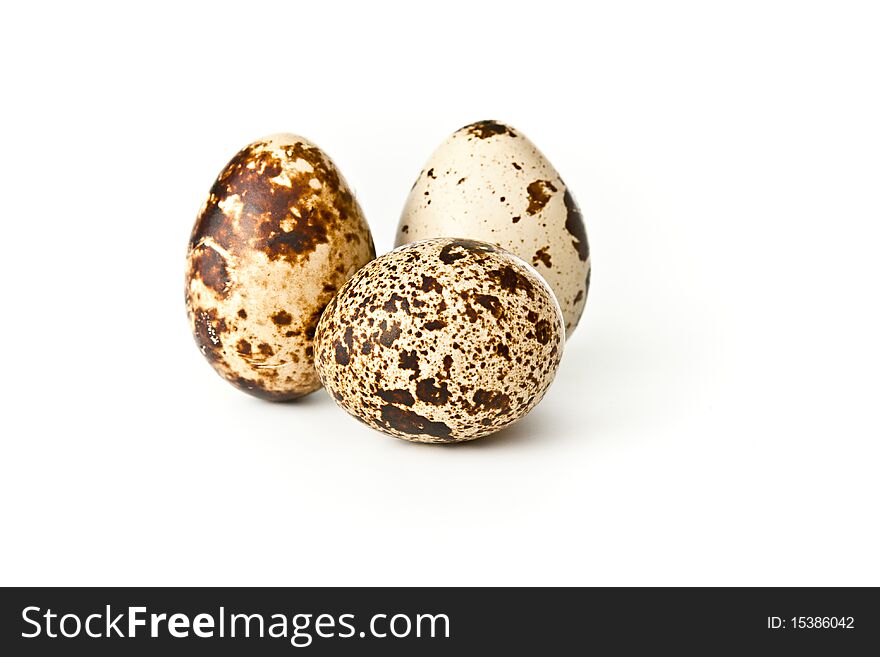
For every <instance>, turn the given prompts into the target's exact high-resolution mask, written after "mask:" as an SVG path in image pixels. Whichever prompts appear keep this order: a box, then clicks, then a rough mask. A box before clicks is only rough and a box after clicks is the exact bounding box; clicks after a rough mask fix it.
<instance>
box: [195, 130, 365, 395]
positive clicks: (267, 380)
mask: <svg viewBox="0 0 880 657" xmlns="http://www.w3.org/2000/svg"><path fill="white" fill-rule="evenodd" d="M373 257H375V250H374V248H373V239H372V237H371V235H370V229H369V226H368V225H367V222H366V220H365V219H364V216H363V212H362V211H361V208H360V206H359V205H358V203H357V201H356V200H355V198H354V195H353V194H352V192H351V190H350V189H349V187H348V185H347V184H346V182H345V180H344V179H343V177H342V175H341V174H340V173H339V171H338V170H337V168H336V166H335V165H334V164H333V162H332V161H331V160H330V158H329V157H327V155H325V154H324V152H323V151H321V150H320V149H319V148H318V147H317V146H315V145H314V144H312V143H310V142H308V141H307V140H305V139H303V138H302V137H297V136H296V135H290V134H278V135H272V136H270V137H267V138H265V139H262V140H260V141H256V142H254V143H252V144H250V145H248V146H246V147H245V148H243V149H242V150H241V151H240V152H239V153H238V154H237V155H236V156H235V157H233V158H232V160H231V161H230V162H229V164H227V165H226V168H224V169H223V171H222V172H221V173H220V175H219V176H218V178H217V180H216V181H215V182H214V186H213V187H212V188H211V192H210V194H209V195H208V198H207V200H206V201H205V203H204V205H203V206H202V209H201V211H200V212H199V215H198V218H197V219H196V223H195V226H194V228H193V231H192V236H191V238H190V242H189V250H188V253H187V264H186V309H187V315H188V316H189V321H190V326H191V328H192V331H193V335H194V336H195V339H196V343H197V344H198V346H199V348H200V350H201V352H202V354H203V355H204V356H205V358H207V359H208V361H209V362H210V363H211V365H212V366H213V367H214V369H215V370H216V371H217V372H218V373H219V374H220V375H221V376H223V377H224V378H225V379H226V380H227V381H229V382H230V383H232V384H233V385H234V386H236V387H238V388H239V389H241V390H244V391H245V392H248V393H250V394H253V395H255V396H257V397H261V398H264V399H271V400H288V399H295V398H296V397H300V396H302V395H305V394H308V393H310V392H313V391H314V390H317V389H318V388H319V387H320V380H319V378H318V374H317V372H316V371H315V367H314V357H313V349H314V347H313V344H312V341H313V338H314V332H315V327H316V326H317V324H318V319H319V318H320V316H321V312H322V311H323V309H324V307H325V306H326V305H327V303H328V302H329V301H330V299H331V298H332V297H333V295H334V294H335V293H336V291H337V290H338V289H339V288H340V287H341V286H342V284H343V283H344V282H345V281H346V280H348V279H349V277H350V276H351V275H352V274H354V272H355V271H357V270H358V269H359V268H360V267H362V266H363V265H364V264H365V263H367V262H369V261H370V260H371V259H372V258H373Z"/></svg>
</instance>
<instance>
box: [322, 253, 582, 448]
mask: <svg viewBox="0 0 880 657" xmlns="http://www.w3.org/2000/svg"><path fill="white" fill-rule="evenodd" d="M564 336H565V330H564V326H563V320H562V314H561V312H560V310H559V305H558V304H557V302H556V299H555V298H554V296H553V293H552V291H551V290H550V288H549V287H548V286H547V284H546V283H545V282H544V280H543V279H542V278H541V277H540V276H539V275H537V273H536V272H535V270H534V269H532V268H531V267H530V266H529V265H528V264H526V263H525V262H523V261H522V260H520V259H519V258H517V257H516V256H514V255H513V254H511V253H509V252H507V251H505V250H503V249H500V248H498V247H495V246H493V245H491V244H487V243H484V242H478V241H473V240H464V239H453V238H440V239H431V240H424V241H421V242H417V243H414V244H408V245H406V246H403V247H400V248H398V249H395V250H394V251H392V252H390V253H387V254H385V255H383V256H380V257H379V258H377V259H376V260H374V261H372V262H371V263H369V264H368V265H366V266H365V267H364V268H363V269H361V270H360V271H359V272H358V273H356V274H355V275H354V276H353V277H352V279H351V280H350V281H349V282H348V283H346V284H345V285H344V286H343V287H342V289H341V290H340V291H339V294H337V295H336V297H334V299H333V300H332V301H331V302H330V304H329V305H328V306H327V308H326V310H325V311H324V314H323V316H322V317H321V321H320V322H319V324H318V329H317V332H316V335H315V346H316V350H315V364H316V366H317V369H318V372H319V374H320V376H321V381H322V382H323V384H324V386H325V387H326V388H327V390H328V391H329V392H330V393H331V395H332V396H333V398H334V399H335V400H336V401H337V403H338V404H339V405H340V406H341V407H342V408H344V409H345V410H346V411H348V412H349V413H350V414H352V415H353V416H355V417H356V418H358V419H359V420H361V421H362V422H364V423H366V424H367V425H369V426H371V427H373V428H374V429H378V430H379V431H383V432H385V433H388V434H390V435H392V436H396V437H398V438H404V439H406V440H410V441H414V442H428V443H450V442H460V441H465V440H473V439H475V438H480V437H483V436H487V435H489V434H492V433H494V432H496V431H499V430H500V429H503V428H505V427H507V426H510V425H511V424H513V423H514V422H516V421H517V420H519V419H520V418H522V417H523V416H525V414H526V413H528V412H529V411H530V410H531V409H532V408H533V407H534V406H535V405H536V404H537V403H538V402H539V401H540V400H541V399H542V397H543V396H544V393H545V392H546V391H547V388H548V387H549V385H550V383H551V382H552V380H553V377H554V376H555V374H556V370H557V368H558V365H559V361H560V358H561V356H562V349H563V342H564Z"/></svg>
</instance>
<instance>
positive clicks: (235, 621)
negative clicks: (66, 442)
mask: <svg viewBox="0 0 880 657" xmlns="http://www.w3.org/2000/svg"><path fill="white" fill-rule="evenodd" d="M0 597H2V605H0V626H2V636H0V654H5V655H62V654H71V653H74V654H80V653H81V654H89V655H120V654H125V655H141V654H143V655H148V654H157V653H159V652H160V651H161V654H162V655H192V654H201V651H205V654H212V655H214V654H221V655H224V654H230V655H232V654H235V655H240V654H248V655H284V654H288V655H290V654H299V653H305V654H314V655H325V654H326V655H331V654H332V655H339V654H362V653H363V652H364V651H366V652H368V653H372V652H374V651H376V652H378V651H381V652H382V654H389V655H397V654H400V655H412V654H419V655H448V654H453V653H454V654H475V653H477V652H479V651H486V650H490V651H492V653H491V654H499V651H513V654H529V652H530V651H533V652H534V654H574V653H575V651H593V650H602V651H615V653H618V652H619V653H629V651H635V650H636V649H639V650H644V649H645V648H651V647H652V646H653V650H652V652H653V651H654V650H656V651H657V652H661V651H662V652H663V653H666V652H669V651H671V652H672V653H673V654H701V655H705V654H714V653H716V652H717V651H719V650H725V651H728V650H742V651H749V654H764V652H765V651H766V652H768V653H769V652H771V651H772V652H774V653H776V654H794V651H797V653H798V654H834V655H849V654H866V653H865V651H866V650H871V651H876V650H877V649H878V647H880V629H878V628H880V622H878V621H880V596H878V591H877V589H870V588H858V589H844V588H788V589H778V588H764V589H761V588H735V589H719V588H673V589H659V588H651V589H639V588H628V589H601V588H600V589H583V588H566V589H550V588H531V589H530V588H501V589H462V588H430V589H428V588H335V589H318V588H303V589H297V588H272V589H256V588H201V589H186V588H179V589H177V588H45V589H41V588H21V589H15V588H11V589H10V588H8V589H3V590H2V591H0ZM74 651H75V652H74Z"/></svg>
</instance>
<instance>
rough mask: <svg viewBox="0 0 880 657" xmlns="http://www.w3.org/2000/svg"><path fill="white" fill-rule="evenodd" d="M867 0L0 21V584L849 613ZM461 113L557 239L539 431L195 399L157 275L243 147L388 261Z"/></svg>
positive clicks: (122, 9)
mask: <svg viewBox="0 0 880 657" xmlns="http://www.w3.org/2000/svg"><path fill="white" fill-rule="evenodd" d="M871 4H872V3H864V4H856V3H847V2H827V3H815V2H791V3H783V2H730V3H704V2H672V3H652V2H645V3H632V2H608V3H598V4H594V3H573V2H566V3H561V2H548V1H546V0H542V2H539V3H535V2H529V3H525V4H522V5H517V4H516V3H511V2H504V3H480V2H475V1H471V2H466V3H460V4H458V3H446V2H435V3H401V4H400V5H399V6H395V5H381V4H377V3H366V2H363V3H352V4H350V5H347V6H346V5H342V4H338V3H335V2H334V3H317V2H313V3H299V2H296V3H294V2H285V3H278V4H262V3H242V2H235V3H227V4H220V3H205V4H204V5H201V6H199V5H196V4H191V3H182V2H176V3H170V4H168V5H165V6H158V5H155V4H154V3H148V4H143V5H141V6H140V8H139V9H132V8H131V7H128V6H126V5H125V4H124V3H113V4H109V3H108V4H107V5H104V6H95V5H82V3H58V4H57V5H42V4H37V3H17V4H14V5H8V6H6V8H4V9H3V10H2V11H3V16H2V21H0V23H2V28H0V29H2V38H0V61H2V62H3V64H2V67H3V76H2V81H3V85H2V86H3V91H2V96H3V101H2V108H0V115H2V121H0V133H2V142H0V143H2V157H0V180H2V205H0V208H2V232H0V237H2V245H3V246H2V257H0V269H2V279H0V280H2V289H3V297H4V298H3V303H2V322H0V331H2V347H3V351H2V354H3V355H2V366H3V367H2V375H3V388H4V390H5V392H4V393H3V410H2V423H3V424H2V452H0V505H2V506H0V522H2V525H0V526H2V538H0V557H2V558H0V583H2V584H43V585H48V584H95V585H98V584H115V585H123V584H124V585H137V584H140V585H154V584H155V585H158V584H181V585H199V584H202V585H207V584H211V585H225V584H229V585H238V584H249V585H275V584H278V585H282V584H283V585H300V584H302V585H305V584H312V585H329V584H388V585H397V584H402V585H429V584H444V585H445V584H473V585H484V584H503V585H508V584H560V585H567V584H597V585H598V584H603V585H636V584H640V585H655V584H670V585H685V584H695V585H708V584H719V585H720V584H726V585H747V584H748V585H786V584H787V585H808V584H815V585H832V584H833V585H861V584H873V585H878V584H880V560H878V558H877V555H878V553H880V529H878V508H877V507H878V499H880V483H878V461H880V422H878V411H880V403H878V402H880V394H878V393H880V384H878V372H880V350H878V342H880V326H878V323H880V322H878V300H880V294H878V282H880V272H878V269H880V266H878V262H880V228H878V226H880V193H878V181H880V92H878V88H880V85H878V81H880V75H878V68H880V39H878V33H880V21H878V13H877V11H876V9H874V8H872V7H871ZM874 6H875V7H876V5H874ZM486 118H495V119H499V120H502V121H506V122H509V123H511V124H512V125H514V126H516V127H517V128H518V129H520V130H522V131H523V132H524V133H526V134H527V135H528V136H529V137H530V138H531V139H532V140H533V141H534V142H535V143H537V144H538V146H539V147H540V148H541V149H542V150H543V151H544V152H545V154H546V155H547V156H548V157H549V158H550V160H551V161H552V162H553V163H554V164H555V166H556V167H557V169H558V170H559V171H560V172H561V174H562V175H563V176H564V178H565V180H566V182H568V183H569V184H570V185H571V187H572V188H573V189H574V191H575V193H576V195H577V197H578V199H579V201H580V204H581V207H582V209H583V211H584V215H585V218H586V222H587V230H588V235H589V239H590V244H591V249H592V254H593V263H594V269H595V272H594V276H593V286H592V288H591V290H590V296H589V302H588V304H587V308H586V313H585V316H584V319H583V321H582V322H581V325H580V327H579V328H578V330H577V332H576V333H575V334H574V336H573V338H572V340H571V341H570V342H569V343H568V345H567V346H566V352H565V356H564V359H563V362H562V366H561V368H560V371H559V374H558V376H557V379H556V381H555V383H554V384H553V387H552V388H551V390H550V392H549V393H548V395H547V397H546V398H545V400H544V401H543V402H542V404H541V405H540V406H538V407H537V408H536V409H535V410H534V411H533V412H532V413H531V414H530V415H529V416H528V417H527V418H526V419H525V420H523V421H522V422H521V423H520V424H519V425H517V426H515V427H514V428H511V429H509V430H507V431H506V432H503V433H501V434H499V435H497V436H496V437H495V438H490V439H485V440H483V441H478V442H476V443H473V444H468V445H463V446H456V447H431V446H420V445H413V444H408V443H405V442H402V441H398V440H395V439H392V438H389V437H386V436H384V435H382V434H379V433H375V432H372V431H371V430H369V429H367V428H366V427H364V426H362V425H360V424H359V423H358V422H356V421H355V420H353V419H351V418H350V417H348V416H347V415H346V414H345V413H343V412H342V411H339V410H338V409H337V408H336V407H335V406H334V405H333V403H332V401H331V400H330V398H329V397H328V396H327V395H326V394H325V393H324V392H323V391H320V392H318V393H315V394H314V395H311V396H310V397H308V398H306V399H304V400H303V401H302V402H300V403H293V404H286V405H278V404H275V405H273V404H270V403H265V402H261V401H259V400H257V399H253V398H250V397H248V396H246V395H244V394H242V393H240V392H238V391H236V390H235V389H233V388H232V387H231V386H229V385H228V384H226V383H225V382H223V381H222V380H221V379H220V377H218V376H217V375H216V374H214V372H213V371H212V370H211V368H210V367H209V366H208V365H207V364H206V362H205V361H204V360H203V358H202V357H201V356H200V355H199V353H198V350H197V349H196V347H195V345H194V343H193V339H192V337H191V335H190V333H189V329H188V327H187V322H186V317H185V313H184V307H183V261H184V256H185V249H186V243H187V239H188V236H189V232H190V229H191V227H192V223H193V220H194V218H195V214H196V211H197V210H198V208H199V205H200V204H201V202H202V200H203V198H204V196H205V195H206V193H207V191H208V188H209V187H210V185H211V183H212V181H213V179H214V177H215V176H216V175H217V173H218V172H219V171H220V169H221V168H222V167H223V166H224V164H225V163H226V161H227V160H228V159H229V158H230V157H231V156H232V155H233V154H234V153H235V152H236V151H237V150H238V149H239V148H240V147H242V146H243V145H245V144H246V143H248V142H250V141H252V140H254V139H257V138H259V137H261V136H264V135H266V134H269V133H272V132H279V131H289V132H296V133H299V134H302V135H303V136H306V137H308V138H309V139H311V140H313V141H315V142H316V143H318V144H319V145H320V146H321V147H322V148H324V149H325V150H326V151H327V152H328V153H329V154H330V155H331V156H332V157H333V159H334V160H335V161H336V163H337V165H338V166H339V167H340V169H341V170H342V171H343V173H344V175H345V176H346V177H347V178H348V180H349V182H350V183H351V185H352V186H353V188H354V189H355V191H356V193H357V195H358V197H359V200H360V202H361V204H362V206H363V207H364V210H365V212H366V214H367V217H368V219H369V221H370V224H371V226H372V229H373V232H374V236H375V241H376V245H377V249H378V251H379V252H385V251H387V250H389V249H390V248H391V246H392V242H393V235H394V228H395V225H396V222H397V218H398V216H399V212H400V209H401V207H402V205H403V202H404V199H405V197H406V194H407V192H408V190H409V188H410V185H411V184H412V182H413V180H415V177H416V176H417V175H418V173H419V170H420V168H421V166H422V164H423V162H424V161H425V160H426V159H427V157H428V155H429V154H430V153H431V151H432V150H433V149H434V148H435V147H436V146H437V145H438V144H439V143H440V142H441V141H442V140H443V139H444V138H445V137H446V136H447V135H448V134H449V133H450V132H452V131H453V130H455V129H456V128H458V127H460V126H461V125H464V124H466V123H470V122H472V121H475V120H479V119H486Z"/></svg>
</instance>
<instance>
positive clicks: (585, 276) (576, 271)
mask: <svg viewBox="0 0 880 657" xmlns="http://www.w3.org/2000/svg"><path fill="white" fill-rule="evenodd" d="M432 237H463V238H469V239H475V240H482V241H484V242H489V243H492V244H496V245H498V246H501V247H503V248H505V249H507V250H508V251H511V252H512V253H514V254H516V255H518V256H519V257H520V258H522V259H523V260H525V261H526V262H528V263H530V264H531V265H533V266H534V267H535V268H536V269H537V270H538V272H539V273H540V274H541V275H542V276H543V277H544V279H545V280H546V281H547V282H548V283H549V284H550V287H551V288H552V290H553V292H554V294H555V295H556V299H557V301H558V302H559V305H560V307H561V308H562V314H563V317H564V319H565V328H566V332H567V333H568V334H569V335H570V334H571V332H572V331H573V330H574V328H575V326H577V323H578V320H579V319H580V317H581V313H582V312H583V309H584V304H585V303H586V300H587V291H588V290H589V287H590V247H589V245H588V244H587V233H586V230H585V228H584V221H583V217H582V216H581V211H580V209H579V208H578V205H577V203H576V202H575V200H574V196H573V195H572V193H571V191H570V190H569V189H568V187H567V186H566V184H565V183H564V182H563V181H562V178H560V177H559V174H558V173H557V172H556V169H554V168H553V165H551V164H550V162H549V161H548V160H547V158H546V157H544V155H543V154H542V153H541V152H540V151H539V150H538V148H537V147H536V146H535V145H534V144H533V143H532V142H531V141H529V140H528V139H527V138H526V137H525V136H524V135H523V134H522V132H520V131H519V130H515V129H513V128H511V127H510V126H507V125H504V124H502V123H497V122H495V121H480V122H478V123H474V124H471V125H469V126H465V127H464V128H462V129H461V130H459V131H457V132H455V133H454V134H453V135H452V136H451V137H449V138H448V139H447V140H446V141H445V142H443V143H442V144H441V145H440V146H439V148H437V150H436V151H435V152H434V154H433V155H432V156H431V158H430V159H429V160H428V162H427V164H426V165H425V168H424V169H423V170H422V172H421V174H420V175H419V177H418V179H417V180H416V182H415V185H414V186H413V188H412V190H411V191H410V193H409V197H408V198H407V200H406V204H405V206H404V209H403V214H402V216H401V218H400V224H399V225H398V228H397V240H396V245H397V246H400V245H401V244H406V243H409V242H415V241H418V240H422V239H427V238H432Z"/></svg>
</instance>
